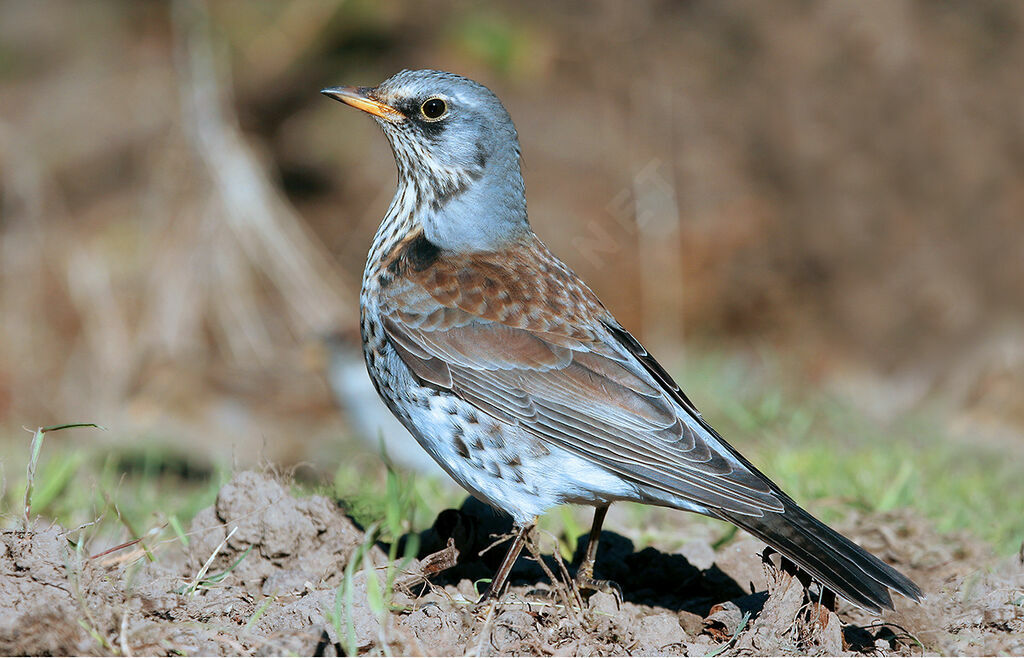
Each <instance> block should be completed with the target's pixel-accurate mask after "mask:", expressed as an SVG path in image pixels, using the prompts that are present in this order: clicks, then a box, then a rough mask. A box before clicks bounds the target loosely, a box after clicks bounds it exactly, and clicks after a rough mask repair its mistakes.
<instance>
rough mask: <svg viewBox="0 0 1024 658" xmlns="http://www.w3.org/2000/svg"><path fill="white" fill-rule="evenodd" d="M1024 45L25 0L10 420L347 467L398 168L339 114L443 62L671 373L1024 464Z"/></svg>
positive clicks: (0, 94) (10, 18)
mask: <svg viewBox="0 0 1024 658" xmlns="http://www.w3.org/2000/svg"><path fill="white" fill-rule="evenodd" d="M1022 29H1024V4H1020V3H1013V2H859V3H853V2H821V3H813V2H773V3H755V2H726V3H721V2H712V1H708V2H656V1H650V2H630V3H626V2H611V1H606V2H567V3H548V2H541V1H539V0H531V1H527V2H514V1H503V2H497V3H492V4H480V3H473V2H451V3H448V2H445V3H442V2H408V3H403V2H395V1H390V2H379V3H378V2H370V1H368V0H352V1H347V2H345V1H342V2H326V1H298V2H289V3H278V2H243V1H241V0H238V1H232V2H210V3H208V4H202V3H196V2H189V1H184V0H182V1H180V2H172V3H165V2H146V3H139V2H112V1H91V2H80V3H74V2H49V1H34V2H16V1H11V2H5V3H3V4H0V208H2V215H0V277H2V278H0V425H2V426H4V427H5V428H9V429H13V428H16V427H19V426H21V425H32V426H35V425H45V424H49V423H56V422H65V421H82V420H87V421H95V422H99V423H103V424H105V425H108V426H110V427H112V428H114V429H115V430H116V432H114V433H113V434H114V435H116V436H118V437H124V436H157V437H163V438H171V439H172V440H173V441H175V442H181V443H182V444H183V445H185V446H197V447H201V448H202V449H204V450H214V451H221V452H222V453H224V454H230V452H231V451H232V450H234V451H235V454H236V456H238V457H239V458H240V459H242V460H249V461H251V460H252V459H255V458H256V456H257V453H258V454H260V455H263V456H265V457H267V458H270V459H274V460H279V461H284V462H290V461H296V460H301V459H316V458H318V457H321V456H322V457H324V458H325V459H337V455H334V456H331V452H330V449H331V448H330V446H331V440H332V438H334V437H337V436H339V435H342V434H344V433H346V432H348V431H349V430H347V429H346V428H345V426H344V425H343V424H342V422H343V421H342V419H341V417H340V416H339V415H338V414H337V413H336V412H335V411H334V409H333V406H332V403H331V401H330V396H329V392H328V388H327V386H326V384H325V382H324V379H323V376H322V372H323V369H324V367H325V365H326V364H327V362H328V358H327V356H326V354H327V352H326V351H325V349H324V348H323V346H322V344H321V339H322V338H323V337H326V336H329V335H336V334H340V342H339V344H341V345H343V346H345V345H348V346H349V348H347V349H351V346H352V340H353V339H354V337H355V332H356V326H357V321H358V320H357V318H358V309H357V305H356V296H357V292H358V281H359V276H360V273H361V270H362V267H363V260H364V257H365V253H366V250H367V248H368V246H369V243H370V238H371V236H372V234H373V232H374V230H375V229H376V225H377V222H378V221H379V219H380V218H381V217H382V215H383V213H384V210H385V208H386V206H387V203H388V201H389V200H390V197H391V195H392V193H393V191H394V185H395V174H394V164H393V161H392V157H391V154H390V151H389V150H388V147H387V144H386V141H385V140H384V138H383V137H382V135H381V134H380V133H379V130H378V129H377V128H376V126H374V125H373V123H372V122H371V121H370V120H369V119H368V118H367V117H365V116H362V115H360V114H359V113H357V112H353V111H346V110H345V109H344V108H342V107H341V106H339V105H338V104H337V103H333V102H330V101H328V100H326V99H324V98H322V97H321V96H320V95H319V94H318V93H317V92H318V90H319V89H320V88H322V87H325V86H332V85H337V84H358V85H372V84H376V83H377V82H379V81H381V80H382V79H384V78H385V77H387V76H389V75H391V74H392V73H394V72H396V71H398V70H400V69H402V68H442V69H448V70H452V71H455V72H458V73H461V74H464V75H467V76H469V77H473V78H475V79H478V80H480V81H482V82H484V83H485V84H487V85H488V86H490V87H491V88H492V89H493V90H494V91H495V92H496V93H497V94H498V95H499V96H500V97H501V98H502V99H503V101H504V102H505V104H506V106H507V107H508V109H509V111H510V112H511V114H512V117H513V119H514V120H515V121H516V123H517V125H518V128H519V131H520V136H521V139H522V146H523V156H524V173H525V177H526V184H527V190H528V193H529V205H530V211H531V218H532V221H533V224H534V227H535V229H536V230H537V232H538V233H539V234H540V235H541V237H542V238H543V239H544V240H545V241H546V242H547V243H548V244H549V245H550V246H551V247H552V249H553V250H554V251H555V252H556V253H558V254H560V255H561V256H562V257H563V259H565V260H566V261H567V262H568V263H569V264H570V265H571V266H572V267H574V268H575V269H576V270H577V272H579V274H581V275H582V276H583V277H584V278H585V279H586V280H587V281H588V282H589V283H590V284H591V286H592V287H593V288H594V289H595V290H596V291H597V292H598V294H599V295H600V296H601V297H602V299H603V300H604V301H605V303H606V305H607V306H608V307H609V308H610V309H611V310H612V311H613V312H614V313H615V314H616V315H617V316H618V317H619V319H620V320H621V321H622V322H623V323H624V324H625V325H626V326H627V327H630V328H631V329H633V330H635V332H636V333H637V334H639V335H640V336H642V337H643V338H644V339H645V340H646V341H647V342H648V343H649V344H651V345H652V348H653V349H654V351H656V352H657V353H658V354H659V355H661V356H662V358H663V360H665V361H666V362H667V363H669V364H674V365H676V366H678V364H680V363H684V362H685V361H684V359H685V358H686V355H687V353H688V351H695V350H705V349H709V350H724V351H727V352H735V351H738V352H757V351H758V350H763V349H766V346H767V348H768V349H771V350H772V351H773V352H775V351H777V352H778V353H779V354H780V355H781V358H782V360H783V361H784V362H785V363H787V364H788V367H791V368H792V369H793V372H794V373H796V377H797V378H798V379H800V380H801V381H803V382H805V383H806V384H807V385H808V386H809V387H831V388H834V390H836V391H837V392H838V393H839V394H841V395H844V396H847V397H849V398H850V399H852V400H854V401H855V402H856V403H857V404H860V405H862V406H863V407H864V408H865V409H866V410H869V411H872V412H875V413H879V414H882V415H885V414H899V413H903V412H905V411H907V410H908V409H912V408H914V407H919V406H920V405H922V404H931V403H933V402H935V401H938V402H939V403H940V404H941V406H942V407H944V408H946V409H948V410H949V412H950V419H949V422H950V423H951V425H952V426H954V427H959V428H961V429H962V430H963V431H966V432H970V433H979V434H981V433H986V434H992V435H999V436H1010V437H1014V439H1015V440H1019V439H1020V436H1021V431H1022V428H1024V393H1022V390H1024V220H1022V218H1024V75H1022V73H1021V72H1022V71H1024V34H1022ZM343 349H346V348H343ZM352 354H356V353H355V352H352ZM699 402H700V400H698V403H699ZM1017 445H1019V443H1018V444H1017ZM311 446H312V447H311ZM318 446H319V447H318ZM250 449H251V451H250ZM240 452H241V453H243V454H241V455H239V453H240Z"/></svg>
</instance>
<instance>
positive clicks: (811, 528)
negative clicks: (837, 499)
mask: <svg viewBox="0 0 1024 658" xmlns="http://www.w3.org/2000/svg"><path fill="white" fill-rule="evenodd" d="M782 503H783V505H784V507H785V509H786V511H785V512H782V513H781V514H779V513H771V512H766V513H765V514H764V516H761V517H751V516H743V515H740V514H734V513H730V512H724V511H716V514H717V515H718V516H719V517H721V518H722V519H724V520H726V521H729V522H730V523H734V524H736V525H738V526H739V527H741V528H743V529H744V530H746V531H747V532H749V533H750V534H752V535H754V536H755V537H757V538H759V539H761V540H763V541H764V542H765V543H767V544H768V545H769V546H771V547H772V548H774V549H775V550H777V551H779V552H780V553H782V554H783V555H785V556H786V557H788V558H789V559H790V560H792V561H793V562H795V563H797V564H798V565H800V566H801V567H803V568H804V569H805V570H806V571H807V572H808V573H810V574H811V575H812V576H814V577H815V578H816V579H817V580H818V581H819V582H821V583H822V584H824V585H825V586H827V587H828V588H829V589H831V590H832V591H833V592H835V593H836V594H839V595H840V596H842V597H843V598H845V599H847V600H848V601H850V602H851V603H853V604H855V605H858V606H860V607H862V608H865V609H867V610H870V611H871V612H874V613H879V612H881V611H882V608H887V609H889V610H892V609H893V607H892V596H891V595H890V594H889V590H890V589H892V590H895V591H896V592H899V593H900V594H902V595H904V596H907V597H909V598H911V599H914V600H915V601H919V600H921V598H922V596H923V594H922V592H921V588H920V587H918V586H917V585H915V584H914V582H913V581H911V580H910V579H909V578H907V577H906V576H904V575H903V574H901V573H900V572H899V571H896V570H895V569H893V568H892V567H890V566H889V565H888V564H886V563H884V562H882V561H881V560H879V559H878V558H876V557H875V556H874V555H872V554H871V553H868V552H867V551H865V550H864V549H863V548H861V547H860V546H857V545H856V544H854V543H853V542H852V541H850V540H849V539H847V538H846V537H843V536H842V535H841V534H839V533H838V532H836V531H835V530H833V529H831V528H829V527H828V526H827V525H825V524H824V523H822V522H821V521H819V520H817V519H816V518H814V517H813V516H811V515H810V514H808V513H807V512H805V511H804V510H802V509H800V507H799V506H798V505H797V504H796V503H795V502H793V500H792V499H790V498H789V497H788V496H784V497H783V499H782Z"/></svg>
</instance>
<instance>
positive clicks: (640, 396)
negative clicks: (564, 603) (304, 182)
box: [323, 70, 922, 612]
mask: <svg viewBox="0 0 1024 658" xmlns="http://www.w3.org/2000/svg"><path fill="white" fill-rule="evenodd" d="M323 93H324V94H326V95H327V96H330V97H331V98H334V99H337V100H339V101H341V102H343V103H346V104H348V105H351V106H353V107H355V108H358V109H360V110H363V111H365V112H367V113H369V114H371V115H372V116H373V117H374V119H376V121H377V123H378V124H379V125H380V126H381V128H382V129H383V130H384V134H385V135H386V136H387V138H388V141H389V142H390V143H391V148H392V150H393V151H394V155H395V161H396V162H397V165H398V191H397V193H396V194H395V197H394V200H393V201H392V202H391V206H390V207H389V208H388V211H387V215H386V216H385V217H384V220H383V221H382V222H381V225H380V228H379V229H378V231H377V234H376V236H375V237H374V239H373V246H372V247H371V248H370V253H369V257H368V259H367V261H366V269H365V270H364V272H363V281H362V293H361V297H360V311H361V320H360V326H361V329H362V340H363V346H364V350H363V351H364V356H365V358H366V366H367V368H368V370H369V372H370V377H371V378H372V379H373V382H374V385H375V386H376V389H377V393H379V394H380V396H381V397H382V398H383V399H384V401H385V402H386V403H387V405H388V407H389V408H390V409H391V411H392V413H394V415H395V416H396V417H397V418H398V419H399V420H400V421H401V422H402V424H403V425H404V426H405V427H406V428H407V429H408V430H409V432H411V433H412V435H413V436H414V437H415V438H416V440H417V441H418V442H419V444H420V445H421V446H423V448H424V449H425V450H426V451H427V452H428V453H429V454H430V456H431V457H433V458H434V459H435V460H436V461H437V463H438V464H440V465H441V467H442V468H443V469H444V470H445V471H446V472H447V473H448V474H449V475H451V477H453V478H454V479H455V481H456V482H458V483H459V484H460V485H462V486H463V487H464V488H465V489H467V490H468V491H469V492H470V493H472V494H473V495H474V496H476V497H477V498H479V499H481V500H483V501H485V502H487V503H489V504H490V505H492V506H494V507H496V508H498V509H500V510H503V511H504V512H506V513H508V514H509V515H511V516H512V519H513V521H514V522H515V526H516V529H517V535H516V537H515V539H514V540H513V542H512V547H511V549H510V550H509V552H508V554H507V555H506V557H505V559H504V561H503V563H502V565H501V567H500V568H499V570H498V573H497V574H496V575H495V577H494V579H493V580H492V582H491V584H490V587H489V589H488V590H487V592H486V593H485V595H484V598H485V599H488V598H492V597H496V596H498V595H500V593H501V591H502V587H503V585H504V583H505V580H506V578H507V576H508V572H509V570H510V569H511V567H512V564H513V562H514V561H515V559H516V558H517V557H518V555H519V552H520V551H521V550H522V548H523V545H524V543H525V541H526V538H527V536H528V534H529V532H530V530H531V529H532V528H533V526H534V524H535V522H536V519H537V516H538V515H540V514H543V513H544V512H545V510H547V509H549V508H551V507H554V506H556V505H560V504H562V503H574V504H581V505H592V506H594V507H595V508H596V511H595V515H594V525H593V528H592V530H591V533H590V544H589V546H588V549H587V553H586V559H585V560H584V563H583V564H582V566H581V567H580V570H579V573H578V575H577V582H578V583H579V584H581V585H584V586H590V587H591V588H593V587H596V586H597V581H594V580H593V579H592V574H593V561H594V557H595V555H596V550H597V539H598V537H599V535H600V528H601V524H602V522H603V520H604V516H605V513H606V511H607V510H608V506H609V505H610V504H611V503H613V502H615V501H620V500H622V501H637V502H641V503H647V504H651V505H662V506H666V507H672V508H676V509H681V510H688V511H691V512H697V513H698V514H704V515H707V516H711V517H714V518H718V519H724V520H726V521H730V522H732V523H734V524H735V525H737V526H739V527H741V528H743V529H745V530H747V531H748V532H750V533H751V534H753V535H754V536H756V537H758V538H760V539H762V540H763V541H764V542H766V543H767V544H768V545H770V546H772V547H773V548H775V549H776V550H778V551H779V552H780V553H782V554H783V555H785V556H787V557H788V558H790V559H791V560H793V562H795V563H796V564H798V565H800V566H801V567H803V568H804V569H805V570H806V571H808V572H809V573H810V574H811V575H813V576H814V577H815V578H816V579H817V580H819V581H820V582H821V583H822V584H824V585H825V586H827V587H828V588H829V589H831V590H833V591H834V592H836V593H837V594H840V595H842V596H843V597H845V598H846V599H848V600H849V601H850V602H851V603H854V604H856V605H858V606H860V607H862V608H865V609H868V610H871V611H874V612H879V611H880V610H881V608H889V609H891V608H892V597H891V596H890V592H889V590H890V589H891V590H895V591H896V592H899V593H900V594H903V595H905V596H908V597H910V598H912V599H915V600H917V599H920V598H921V596H922V594H921V590H920V589H919V588H918V587H917V585H915V584H914V583H913V582H911V581H910V580H909V579H908V578H907V577H906V576H904V575H902V574H901V573H899V572H897V571H896V570H895V569H893V568H892V567H890V566H888V565H887V564H885V563H883V562H882V561H881V560H879V559H878V558H876V557H874V556H873V555H871V554H870V553H868V552H867V551H865V550H863V549H862V548H860V547H859V546H857V545H855V544H854V543H852V542H851V541H849V540H848V539H846V538H845V537H843V536H842V535H840V534H838V533H837V532H835V531H833V530H832V529H830V528H828V527H827V526H825V525H824V524H823V523H821V522H820V521H818V520H817V519H815V518H814V517H812V516H811V515H810V514H808V513H807V512H805V511H804V510H803V509H801V508H800V507H799V506H798V505H797V504H796V503H795V502H794V501H793V499H791V498H790V497H789V496H787V495H786V494H785V493H783V492H782V490H781V489H779V487H778V486H777V485H775V484H774V483H773V482H772V481H771V480H769V479H768V478H767V477H766V476H765V475H764V474H763V473H761V472H760V471H759V470H757V468H755V467H754V466H753V465H752V464H751V463H750V462H749V461H747V459H746V458H744V457H743V456H742V455H741V454H739V452H737V451H736V450H735V449H734V448H733V447H732V446H730V445H729V444H728V443H726V442H725V440H724V439H723V438H722V437H721V436H720V435H719V434H718V433H717V432H716V431H715V430H714V429H713V428H712V427H711V426H710V425H709V424H708V422H707V421H706V420H704V418H703V417H702V416H701V415H700V413H698V411H697V409H696V408H695V407H694V405H693V403H692V402H691V401H690V400H689V398H687V396H686V394H685V393H683V391H682V390H681V389H680V388H679V386H678V385H677V384H676V383H675V381H673V379H672V377H671V376H670V375H669V374H668V372H666V371H665V369H664V368H663V367H662V366H661V365H659V363H658V362H657V361H656V360H655V359H654V357H653V356H651V355H650V354H649V353H648V352H647V350H645V349H644V347H643V346H642V345H641V344H640V343H639V342H638V341H637V340H636V339H635V338H634V337H633V336H632V335H630V333H629V332H628V331H626V330H625V329H624V328H623V327H622V326H621V325H620V324H619V323H618V322H616V320H615V318H614V317H612V314H611V313H609V312H608V310H607V309H606V308H605V307H604V306H603V305H602V304H601V302H600V301H599V300H598V298H597V296H596V295H595V294H594V293H593V292H592V291H591V290H590V288H588V287H587V286H586V284H584V283H583V281H581V280H580V279H579V277H577V276H576V274H574V273H573V271H572V270H571V269H569V267H568V266H567V265H566V264H565V263H563V262H562V261H561V260H559V259H558V258H557V257H556V256H555V255H554V254H552V253H551V252H550V251H548V248H547V247H546V246H544V243H542V242H541V241H540V239H539V238H538V237H537V236H536V235H535V234H534V232H533V230H532V229H531V227H530V223H529V221H528V220H527V214H526V192H525V189H524V186H523V178H522V174H521V173H520V151H519V139H518V136H517V134H516V129H515V126H514V125H513V124H512V120H511V118H510V117H509V115H508V112H507V111H506V110H505V108H504V106H503V105H502V104H501V101H499V100H498V98H497V96H495V95H494V94H493V93H492V92H491V91H490V90H489V89H487V88H486V87H484V86H483V85H480V84H478V83H476V82H473V81H472V80H468V79H466V78H463V77H461V76H458V75H454V74H451V73H445V72H442V71H428V70H424V71H402V72H401V73H398V74H397V75H394V76H393V77H391V78H389V79H387V80H385V81H384V82H383V83H381V84H380V85H379V86H377V87H372V88H369V87H337V88H333V89H325V90H323Z"/></svg>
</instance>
